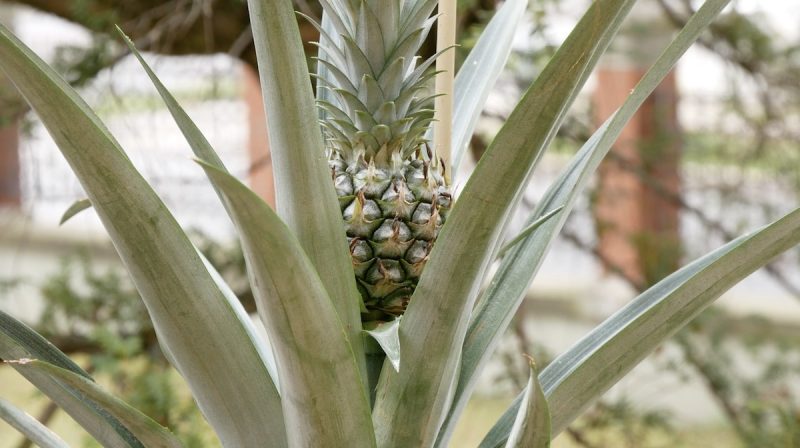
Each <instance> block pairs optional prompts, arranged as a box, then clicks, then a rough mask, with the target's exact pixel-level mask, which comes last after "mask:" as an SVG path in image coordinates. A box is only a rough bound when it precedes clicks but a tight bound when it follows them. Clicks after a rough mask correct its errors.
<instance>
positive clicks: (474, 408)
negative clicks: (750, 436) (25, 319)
mask: <svg viewBox="0 0 800 448" xmlns="http://www.w3.org/2000/svg"><path fill="white" fill-rule="evenodd" d="M0 384H1V385H2V388H1V389H0V394H2V396H3V397H4V398H6V399H8V400H9V401H11V402H12V403H14V404H16V405H18V406H20V407H21V408H23V409H24V410H26V411H27V412H28V413H30V414H31V415H34V416H35V415H37V414H38V413H39V412H41V410H42V409H43V408H44V406H45V405H46V403H47V400H46V399H45V398H44V397H43V396H42V395H41V394H39V393H38V392H36V390H35V389H34V388H33V387H32V386H31V385H30V384H28V383H27V382H26V381H25V380H24V379H23V378H22V377H21V376H20V375H19V374H17V373H16V372H15V371H14V370H12V369H11V368H8V367H0ZM510 402H511V400H510V399H508V398H505V399H504V398H477V399H475V400H473V401H472V402H471V403H470V405H469V406H468V407H467V409H466V411H465V413H464V417H463V418H462V420H461V422H460V423H459V425H458V427H457V428H456V431H455V434H454V436H453V441H452V443H451V445H450V446H451V447H452V448H461V447H472V446H477V444H478V443H479V442H480V440H481V438H482V437H483V435H484V434H485V433H486V432H487V431H488V430H489V428H490V427H491V426H492V424H493V423H494V421H495V420H496V419H497V417H498V416H500V414H502V413H503V411H504V410H505V408H506V407H507V406H508V404H509V403H510ZM51 428H52V429H53V430H54V431H55V432H56V433H57V434H59V435H60V436H61V437H62V438H63V439H64V440H65V441H66V442H67V444H69V445H70V446H73V447H83V446H87V445H88V436H87V435H86V433H85V432H84V431H83V430H82V429H81V428H80V427H79V426H77V425H76V424H75V423H74V422H73V421H72V420H71V419H70V418H69V417H68V416H67V415H66V414H64V413H63V412H59V413H57V414H56V417H55V418H54V419H53V421H52V424H51ZM629 436H630V434H625V433H624V432H623V431H622V430H620V429H615V430H610V431H602V432H597V431H595V432H592V433H591V434H589V437H588V438H589V441H590V442H591V443H592V444H593V445H591V446H593V447H597V448H600V447H604V448H608V447H614V448H618V447H619V448H622V447H632V446H636V447H641V448H648V447H652V448H655V447H673V448H706V447H709V446H720V447H721V446H724V447H731V448H733V447H736V446H738V445H737V440H736V438H735V437H734V435H733V434H732V433H731V432H730V431H728V430H726V429H724V428H720V427H708V428H682V429H680V430H679V432H678V433H677V434H672V436H670V435H668V434H664V433H661V432H653V433H651V434H648V435H647V436H646V437H645V438H644V440H641V439H640V440H637V441H634V442H631V441H630V440H628V438H629ZM676 438H677V443H676ZM21 440H22V439H21V437H20V436H19V435H18V434H17V433H16V432H15V431H14V429H12V428H11V427H10V426H8V425H7V424H6V423H4V422H2V421H0V448H15V447H17V446H18V445H19V443H20V442H21ZM631 443H633V444H631ZM90 446H91V445H90ZM204 446H210V445H204ZM552 446H553V448H585V446H586V445H580V444H578V443H576V442H575V440H574V439H573V438H572V437H571V436H569V435H568V434H561V435H560V436H558V437H557V438H556V439H555V440H554V441H553V445H552Z"/></svg>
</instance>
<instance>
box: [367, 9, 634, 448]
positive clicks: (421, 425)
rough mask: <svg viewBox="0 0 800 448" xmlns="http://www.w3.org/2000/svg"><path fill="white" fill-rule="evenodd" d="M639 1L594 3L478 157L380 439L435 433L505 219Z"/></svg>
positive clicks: (384, 394)
mask: <svg viewBox="0 0 800 448" xmlns="http://www.w3.org/2000/svg"><path fill="white" fill-rule="evenodd" d="M633 3H634V1H633V0H600V1H596V2H593V3H592V6H591V7H590V8H589V10H588V11H587V13H586V14H585V15H584V17H583V18H582V19H581V21H580V22H579V23H578V25H577V26H576V28H575V30H574V31H573V32H572V34H570V36H569V37H568V38H567V40H566V41H565V42H564V44H563V45H562V46H561V48H560V49H559V50H558V52H556V55H555V56H554V57H553V59H552V60H551V62H550V63H549V64H548V66H547V68H545V70H544V71H543V72H542V74H541V75H540V76H539V78H538V79H537V80H536V81H535V82H534V84H533V85H532V86H531V88H530V89H528V91H527V92H526V93H525V95H524V97H523V98H522V100H520V103H519V104H518V105H517V107H516V108H515V110H514V112H512V113H511V116H510V117H509V118H508V121H507V122H506V124H505V125H504V126H503V128H502V129H501V130H500V132H499V133H498V135H497V137H496V138H495V139H494V141H493V142H492V144H491V145H490V146H489V148H488V149H487V151H486V154H485V155H484V156H483V158H482V159H481V161H480V162H479V163H478V166H477V168H476V169H475V171H474V173H473V174H472V177H471V178H470V180H469V182H468V183H467V184H466V186H465V188H464V191H463V193H462V194H461V196H460V198H459V200H458V201H457V202H456V204H455V206H454V207H453V210H452V211H451V212H450V215H449V217H448V219H447V222H446V223H445V225H444V227H443V229H442V232H441V234H440V235H439V238H438V240H437V242H436V244H435V245H434V248H433V251H432V253H431V255H430V260H429V261H428V263H427V265H426V267H425V270H424V271H423V273H422V277H421V278H420V281H419V284H418V286H417V289H416V291H415V292H414V295H413V297H412V298H411V302H410V304H409V306H408V310H407V312H406V314H405V317H404V319H403V322H402V323H401V324H400V344H401V352H402V356H403V362H402V363H401V367H400V372H399V373H397V372H394V371H393V370H392V369H386V368H384V373H385V374H384V375H382V376H381V380H380V383H379V387H378V393H377V397H376V404H375V410H374V412H373V419H374V420H375V426H376V436H377V438H378V444H379V446H382V447H384V446H385V447H388V446H401V447H406V446H429V445H432V444H433V443H434V441H435V440H436V437H437V434H438V433H439V430H440V427H441V425H442V423H443V421H444V419H445V417H446V413H447V412H448V408H449V406H450V404H451V400H452V396H453V395H452V394H453V390H454V389H453V387H454V383H456V382H457V367H458V358H459V356H460V353H461V345H462V343H463V340H464V334H465V333H466V330H467V324H468V323H469V322H468V316H469V314H470V312H471V311H472V306H473V303H474V300H475V297H476V296H477V294H478V291H479V289H480V286H481V283H482V281H483V277H484V275H485V273H486V270H487V268H488V266H489V264H490V263H491V261H492V255H493V252H494V248H495V245H496V243H497V241H498V237H499V235H500V233H501V231H502V227H503V225H504V222H505V220H506V217H507V216H508V214H509V212H510V210H511V209H512V208H513V206H514V205H515V204H516V203H517V202H518V198H519V196H520V192H521V191H522V190H523V189H524V187H525V185H526V183H527V180H528V178H529V176H530V174H531V172H532V170H533V168H534V166H535V165H536V162H537V161H538V160H539V156H540V155H541V153H542V151H543V149H544V148H545V147H546V146H547V145H548V144H549V142H550V140H551V139H552V137H553V136H554V135H555V132H556V131H557V129H558V127H559V125H560V124H561V122H562V120H563V118H564V114H565V113H566V111H567V109H568V108H569V106H570V104H571V103H572V101H573V99H574V98H575V96H576V95H577V93H578V90H579V89H580V87H581V86H582V85H583V83H584V82H585V80H586V78H587V77H588V76H589V73H590V71H591V69H592V67H594V65H595V64H596V62H597V60H598V58H599V57H600V55H601V54H602V53H603V51H604V50H605V48H606V47H607V46H608V43H609V42H610V40H611V38H612V36H613V35H614V33H615V32H616V30H617V29H618V28H619V25H620V24H621V22H622V19H623V18H624V17H625V15H626V14H627V12H628V11H629V10H630V7H631V6H632V5H633ZM476 210H480V213H477V212H476ZM465 241H468V242H469V244H464V242H465ZM431 353H435V354H436V356H431V355H430V354H431Z"/></svg>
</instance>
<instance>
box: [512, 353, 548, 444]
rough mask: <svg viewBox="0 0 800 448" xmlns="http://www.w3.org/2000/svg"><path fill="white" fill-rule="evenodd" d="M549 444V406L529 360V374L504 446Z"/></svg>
mask: <svg viewBox="0 0 800 448" xmlns="http://www.w3.org/2000/svg"><path fill="white" fill-rule="evenodd" d="M549 446H550V408H549V407H548V405H547V398H546V397H545V396H544V391H542V385H541V384H539V377H538V376H537V373H536V368H535V366H534V365H533V362H531V375H530V377H529V379H528V385H527V387H526V392H525V395H524V396H523V398H522V402H521V403H520V407H519V411H518V412H517V418H516V419H515V420H514V426H512V427H511V434H509V436H508V441H507V442H506V448H548V447H549Z"/></svg>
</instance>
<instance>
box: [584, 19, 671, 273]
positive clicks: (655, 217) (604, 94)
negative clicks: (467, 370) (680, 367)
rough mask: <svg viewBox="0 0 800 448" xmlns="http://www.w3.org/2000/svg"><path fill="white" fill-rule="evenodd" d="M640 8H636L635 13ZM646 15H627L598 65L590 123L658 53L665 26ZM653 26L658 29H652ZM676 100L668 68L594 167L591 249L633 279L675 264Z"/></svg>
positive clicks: (607, 111)
mask: <svg viewBox="0 0 800 448" xmlns="http://www.w3.org/2000/svg"><path fill="white" fill-rule="evenodd" d="M634 11H635V10H634ZM644 15H645V14H642V12H641V11H640V12H639V15H638V18H639V19H642V17H643V16H644ZM636 18H637V16H636V15H634V17H633V19H634V20H635V19H636ZM649 20H651V22H646V21H640V22H638V23H637V22H634V23H635V25H633V26H631V27H630V28H629V29H628V30H626V31H624V32H623V34H622V36H621V43H618V44H617V47H616V48H614V49H612V51H611V52H610V55H609V56H608V57H607V58H605V60H604V61H603V62H602V64H601V67H600V68H599V69H598V73H597V89H596V90H595V92H594V94H593V97H592V102H593V110H594V121H595V123H596V124H597V125H600V124H601V123H602V122H603V121H605V120H606V119H607V118H608V117H609V116H610V115H611V114H612V113H613V112H614V111H615V110H616V109H617V108H618V107H619V106H620V105H621V104H622V102H623V101H624V100H625V99H626V98H627V97H628V95H629V94H630V91H631V89H633V88H634V86H635V85H636V83H637V82H638V81H639V79H640V78H641V77H642V76H643V75H644V72H645V70H646V68H647V67H649V65H650V63H651V62H652V59H653V58H652V56H650V55H658V54H659V53H660V48H661V47H662V46H663V45H665V43H666V38H668V37H669V36H670V34H671V33H670V32H669V29H668V28H666V27H661V28H659V27H658V26H657V25H652V26H651V25H649V24H650V23H653V22H652V20H655V19H654V17H653V16H649ZM659 29H661V30H663V31H664V33H663V34H662V35H661V36H660V37H659V36H658V34H659V33H658V32H657V31H658V30H659ZM637 30H638V31H639V32H641V31H642V30H646V33H647V35H646V36H644V37H643V36H642V35H641V34H640V33H637V32H636V31H637ZM634 48H636V49H638V50H639V51H640V52H639V53H637V52H636V51H633V49H634ZM677 104H678V93H677V86H676V81H675V76H674V73H670V74H669V75H668V76H667V78H666V79H665V80H664V81H663V82H662V83H661V85H659V86H658V87H657V88H656V90H655V91H654V92H653V94H652V95H651V96H650V97H649V98H648V99H647V101H646V102H645V103H644V104H643V105H642V107H641V108H640V109H639V111H638V112H637V113H636V114H635V115H634V116H633V118H632V119H631V121H630V122H629V123H628V125H627V126H626V127H625V129H624V130H623V131H622V134H621V135H620V137H619V139H618V140H617V143H616V144H615V145H614V148H613V149H612V153H611V154H610V155H609V157H608V158H607V159H606V160H605V161H604V162H603V164H602V165H601V166H600V169H599V180H598V187H597V195H596V199H595V203H594V216H595V222H596V225H597V231H598V250H599V251H600V253H601V255H602V256H603V258H605V259H606V260H608V261H609V264H610V265H613V267H615V268H619V269H620V270H621V271H622V273H623V274H624V275H625V276H626V277H628V278H631V279H633V280H634V281H636V282H638V283H639V284H640V285H649V284H652V283H654V282H656V281H658V280H660V279H661V278H663V277H664V276H665V275H666V274H668V273H670V272H672V271H673V270H675V269H676V268H677V266H678V262H679V258H680V253H681V251H680V235H679V229H678V225H679V207H678V205H677V204H676V202H675V201H674V198H675V196H676V195H678V194H679V192H680V177H679V158H680V150H681V135H680V129H679V126H678V118H677ZM607 267H608V266H607Z"/></svg>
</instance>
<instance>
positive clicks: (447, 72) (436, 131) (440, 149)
mask: <svg viewBox="0 0 800 448" xmlns="http://www.w3.org/2000/svg"><path fill="white" fill-rule="evenodd" d="M455 42H456V0H440V1H439V20H438V23H437V31H436V51H441V50H443V49H445V48H450V49H451V50H450V51H446V52H445V53H444V54H442V55H441V56H439V59H437V60H436V71H438V72H439V74H438V75H436V93H437V94H438V95H439V96H437V97H436V99H435V100H434V107H435V109H436V115H435V116H436V121H434V122H433V148H434V154H436V159H437V162H438V159H441V161H442V163H444V168H445V170H444V172H445V177H446V179H447V181H448V182H449V181H450V172H451V171H452V170H450V169H449V168H450V159H451V152H452V151H451V146H452V144H451V139H452V134H453V77H454V75H455V65H456V55H455V52H454V51H452V48H453V45H455Z"/></svg>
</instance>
